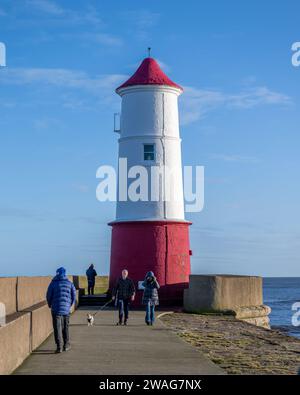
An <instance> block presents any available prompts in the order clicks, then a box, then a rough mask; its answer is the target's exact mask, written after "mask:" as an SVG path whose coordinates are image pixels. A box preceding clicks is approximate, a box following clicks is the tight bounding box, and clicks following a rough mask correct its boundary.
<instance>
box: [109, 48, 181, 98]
mask: <svg viewBox="0 0 300 395" xmlns="http://www.w3.org/2000/svg"><path fill="white" fill-rule="evenodd" d="M150 51H151V48H150V47H149V48H148V55H149V56H148V57H147V58H145V59H144V60H143V61H142V63H141V64H140V66H139V68H138V69H137V70H136V72H135V73H134V74H133V75H132V76H131V77H130V78H129V79H128V80H127V81H125V82H124V83H123V84H122V85H120V86H119V87H118V88H117V89H116V92H117V93H118V91H119V90H120V89H122V88H126V87H128V86H134V85H166V86H171V87H173V88H177V89H180V90H181V91H183V89H182V87H181V86H180V85H178V84H176V83H175V82H173V81H172V80H170V78H169V77H168V76H167V75H166V74H165V73H164V72H163V71H162V69H161V68H160V66H159V64H158V63H157V61H156V60H155V59H153V58H151V57H150Z"/></svg>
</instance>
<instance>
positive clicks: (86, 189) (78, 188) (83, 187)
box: [72, 184, 90, 193]
mask: <svg viewBox="0 0 300 395" xmlns="http://www.w3.org/2000/svg"><path fill="white" fill-rule="evenodd" d="M72 188H73V189H75V190H76V191H78V192H81V193H87V192H89V190H90V188H89V187H88V185H86V184H73V185H72Z"/></svg>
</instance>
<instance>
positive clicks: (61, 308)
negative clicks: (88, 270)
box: [46, 267, 76, 353]
mask: <svg viewBox="0 0 300 395" xmlns="http://www.w3.org/2000/svg"><path fill="white" fill-rule="evenodd" d="M46 299H47V303H48V306H49V307H50V308H51V313H52V322H53V330H54V338H55V343H56V347H57V348H56V353H61V352H62V350H63V351H68V350H70V348H71V346H70V337H69V319H70V310H71V307H72V305H73V304H74V302H75V300H76V289H75V287H74V284H73V283H72V282H71V281H70V280H69V279H68V277H67V276H66V269H64V268H63V267H60V268H59V269H57V271H56V276H55V277H54V278H53V279H52V281H51V283H50V285H49V287H48V290H47V295H46Z"/></svg>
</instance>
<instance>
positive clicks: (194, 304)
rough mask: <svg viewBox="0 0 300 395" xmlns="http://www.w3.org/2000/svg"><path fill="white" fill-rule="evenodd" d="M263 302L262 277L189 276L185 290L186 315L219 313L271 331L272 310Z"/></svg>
mask: <svg viewBox="0 0 300 395" xmlns="http://www.w3.org/2000/svg"><path fill="white" fill-rule="evenodd" d="M262 303H263V294H262V278H261V277H256V276H234V275H191V276H190V284H189V288H188V289H186V290H185V291H184V310H185V311H186V312H189V313H205V312H206V313H207V312H221V313H226V314H231V315H233V316H235V317H236V318H237V319H241V320H245V321H247V322H249V323H251V324H255V325H259V326H262V327H264V328H270V320H269V318H268V315H269V314H270V312H271V309H270V308H269V307H268V306H265V305H263V304H262Z"/></svg>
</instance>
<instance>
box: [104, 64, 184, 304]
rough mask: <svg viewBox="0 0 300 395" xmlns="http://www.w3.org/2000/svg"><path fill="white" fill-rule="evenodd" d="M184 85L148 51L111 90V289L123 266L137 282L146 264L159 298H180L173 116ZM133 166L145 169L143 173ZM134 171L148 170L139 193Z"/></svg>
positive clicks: (179, 196)
mask: <svg viewBox="0 0 300 395" xmlns="http://www.w3.org/2000/svg"><path fill="white" fill-rule="evenodd" d="M182 91H183V89H182V88H181V87H180V86H179V85H177V84H176V83H174V82H172V81H171V80H170V79H169V78H168V77H167V76H166V75H165V74H164V73H163V71H162V70H161V69H160V67H159V65H158V63H157V62H156V61H155V60H154V59H153V58H150V57H148V58H146V59H144V60H143V62H142V63H141V65H140V66H139V68H138V69H137V71H136V72H135V73H134V75H133V76H132V77H131V78H129V79H128V80H127V81H126V82H125V83H123V84H122V85H121V86H119V87H118V88H117V89H116V92H117V93H118V94H119V95H120V96H121V98H122V105H121V124H120V138H119V160H120V161H119V163H120V165H121V166H120V167H119V174H118V177H119V183H118V184H119V185H121V187H119V190H118V200H117V209H116V220H115V221H113V222H111V223H110V225H111V226H112V245H111V266H110V288H112V287H113V285H114V283H115V281H116V280H117V278H118V277H119V276H120V273H121V270H122V269H124V268H126V269H128V271H129V275H130V277H131V278H132V279H133V280H135V281H136V282H138V281H139V280H143V279H144V276H145V274H146V272H147V271H150V270H151V271H153V272H154V273H155V275H156V277H157V279H158V281H159V283H160V285H161V291H160V296H161V302H162V304H178V303H181V301H182V296H183V289H184V288H185V287H187V285H188V280H189V274H190V247H189V231H188V228H189V225H190V222H188V221H186V220H185V218H184V199H183V182H182V165H181V139H180V133H179V119H178V96H179V95H180V94H181V93H182ZM137 166H141V167H143V169H144V170H143V172H142V173H143V174H139V173H141V171H140V170H139V169H140V167H139V168H137ZM124 169H125V170H124ZM126 169H128V170H129V173H128V174H127V170H126ZM138 174H139V176H145V175H147V177H148V183H147V185H146V188H145V186H144V188H143V189H144V191H143V192H144V193H142V191H139V192H140V195H139V197H138V198H135V199H130V196H128V193H127V192H128V189H127V181H126V180H127V177H129V179H130V177H133V178H134V177H136V176H137V175H138ZM145 192H146V193H145Z"/></svg>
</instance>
